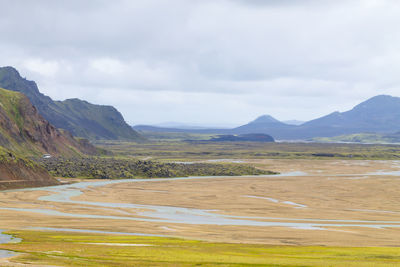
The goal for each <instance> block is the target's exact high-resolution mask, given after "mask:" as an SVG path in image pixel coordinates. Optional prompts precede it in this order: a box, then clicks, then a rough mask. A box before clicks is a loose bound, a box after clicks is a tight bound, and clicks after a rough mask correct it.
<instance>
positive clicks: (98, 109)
mask: <svg viewBox="0 0 400 267" xmlns="http://www.w3.org/2000/svg"><path fill="white" fill-rule="evenodd" d="M0 87H2V88H5V89H8V90H12V91H16V92H21V93H23V94H25V95H26V96H27V97H28V98H29V99H30V101H31V102H32V103H33V105H34V106H35V107H36V108H37V109H38V111H39V113H40V114H41V115H42V116H43V117H44V118H45V119H46V120H48V121H49V122H50V123H52V124H53V125H54V126H56V127H57V128H62V129H65V130H68V131H69V132H71V133H72V134H73V135H74V136H79V137H84V138H89V139H125V140H138V139H141V136H140V135H139V134H138V133H137V132H135V131H134V130H133V129H132V128H131V127H130V126H129V125H128V124H127V123H126V122H125V121H124V118H123V117H122V115H121V113H119V112H118V110H116V109H115V108H114V107H112V106H102V105H94V104H91V103H88V102H86V101H82V100H79V99H67V100H64V101H53V100H52V99H51V98H50V97H48V96H45V95H44V94H42V93H40V92H39V89H38V87H37V85H36V83H35V82H33V81H28V80H26V79H24V78H22V77H21V76H20V74H19V73H18V71H17V70H16V69H14V68H12V67H2V68H0Z"/></svg>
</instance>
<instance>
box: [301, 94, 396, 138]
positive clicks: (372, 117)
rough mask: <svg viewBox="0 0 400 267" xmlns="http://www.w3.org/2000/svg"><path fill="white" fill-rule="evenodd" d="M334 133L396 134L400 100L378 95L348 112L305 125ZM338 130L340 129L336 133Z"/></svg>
mask: <svg viewBox="0 0 400 267" xmlns="http://www.w3.org/2000/svg"><path fill="white" fill-rule="evenodd" d="M303 126H305V127H313V128H315V127H328V128H330V129H331V131H332V132H342V133H343V132H354V131H356V132H366V131H367V132H394V131H397V130H400V98H399V97H393V96H389V95H378V96H375V97H372V98H370V99H368V100H367V101H364V102H362V103H361V104H359V105H357V106H355V107H354V108H353V109H351V110H349V111H346V112H343V113H341V112H334V113H331V114H329V115H327V116H324V117H322V118H319V119H316V120H312V121H309V122H306V123H304V124H303ZM336 129H340V130H338V131H336Z"/></svg>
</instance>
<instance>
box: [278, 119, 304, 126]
mask: <svg viewBox="0 0 400 267" xmlns="http://www.w3.org/2000/svg"><path fill="white" fill-rule="evenodd" d="M283 123H286V124H289V125H301V124H303V123H305V121H298V120H287V121H283Z"/></svg>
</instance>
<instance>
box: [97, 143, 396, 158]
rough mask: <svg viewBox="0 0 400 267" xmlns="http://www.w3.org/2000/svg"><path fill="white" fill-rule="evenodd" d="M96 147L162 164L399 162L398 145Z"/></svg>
mask: <svg viewBox="0 0 400 267" xmlns="http://www.w3.org/2000/svg"><path fill="white" fill-rule="evenodd" d="M96 145H97V146H100V147H102V148H104V149H107V150H110V151H113V152H114V153H115V155H119V156H121V157H133V158H146V159H150V158H151V159H153V160H162V161H191V160H207V159H244V158H246V159H259V158H280V159H400V145H365V144H329V143H328V144H325V143H257V142H207V141H192V142H183V141H180V142H175V141H158V142H147V143H134V142H123V141H102V142H97V143H96Z"/></svg>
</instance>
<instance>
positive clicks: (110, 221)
mask: <svg viewBox="0 0 400 267" xmlns="http://www.w3.org/2000/svg"><path fill="white" fill-rule="evenodd" d="M244 161H245V162H247V163H248V164H252V165H254V166H257V167H259V168H265V169H268V170H274V171H279V172H296V173H294V174H293V175H292V176H269V177H224V178H220V177H218V178H207V179H204V178H199V179H174V180H169V179H165V180H154V181H135V182H124V183H115V184H110V185H105V186H98V187H90V186H89V187H87V188H84V189H82V192H83V194H82V195H79V196H75V197H72V198H71V200H74V201H81V202H82V201H87V202H101V203H127V204H139V205H143V207H135V208H131V207H103V206H93V205H85V204H82V203H80V204H78V203H62V202H52V201H45V200H38V198H39V197H41V196H47V195H50V194H52V193H51V192H48V191H46V190H45V189H43V190H38V191H28V190H21V191H9V192H0V229H5V230H18V229H32V227H51V228H71V229H89V230H100V231H110V232H126V233H145V234H158V235H166V236H175V237H183V238H188V239H201V240H208V241H221V242H235V243H260V244H269V245H324V246H398V245H399V242H398V240H400V206H399V203H400V194H399V193H398V192H400V176H399V175H398V173H396V171H399V170H400V162H399V161H371V160H369V161H362V160H278V159H273V160H244ZM146 205H159V206H163V207H181V208H187V209H201V210H205V211H207V212H208V213H211V214H216V215H218V216H221V215H226V216H245V217H248V218H246V220H250V221H259V222H278V223H285V222H288V223H291V222H296V221H297V220H299V221H300V222H302V223H315V221H317V222H316V223H317V224H318V227H314V228H311V229H310V228H304V227H287V226H251V225H219V224H218V223H216V224H202V223H201V222H195V221H194V222H192V223H185V222H179V221H177V220H178V219H177V220H174V221H173V222H170V221H165V220H157V218H156V219H154V218H152V217H151V213H149V215H144V214H146V211H149V209H150V208H149V207H148V206H146ZM9 208H16V209H19V210H9ZM37 209H48V210H54V211H57V212H61V213H64V214H63V215H60V214H44V213H41V212H39V211H38V210H37ZM65 213H67V214H69V215H68V216H65ZM178 213H179V212H178ZM88 214H89V215H95V216H96V215H98V216H114V217H113V218H99V217H93V218H88V217H85V216H83V217H82V216H81V217H79V216H74V215H88ZM178 215H179V214H178ZM118 217H124V218H125V219H122V218H121V219H118ZM126 217H132V218H136V219H139V220H136V219H135V220H127V219H126ZM255 217H257V218H255ZM260 217H261V218H260ZM140 219H154V220H151V221H141V220H140ZM338 220H340V221H338ZM332 224H335V225H336V226H332ZM337 224H340V226H337ZM354 225H359V226H354ZM366 225H369V226H368V227H366ZM371 225H372V226H375V227H371ZM382 225H391V226H389V227H386V226H385V227H381V226H382ZM35 229H36V228H35Z"/></svg>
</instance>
